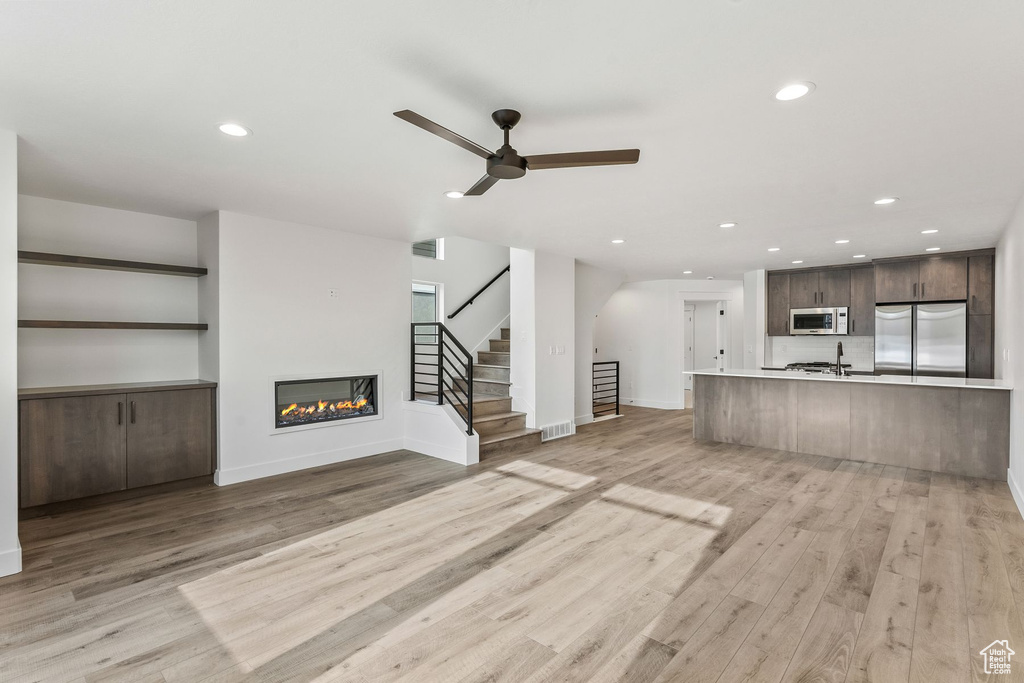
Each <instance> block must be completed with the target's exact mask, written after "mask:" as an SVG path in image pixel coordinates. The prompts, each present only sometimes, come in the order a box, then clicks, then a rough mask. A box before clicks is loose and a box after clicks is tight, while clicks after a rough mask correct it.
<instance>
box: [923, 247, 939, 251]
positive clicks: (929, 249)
mask: <svg viewBox="0 0 1024 683" xmlns="http://www.w3.org/2000/svg"><path fill="white" fill-rule="evenodd" d="M939 249H942V247H928V248H927V249H925V251H938V250H939Z"/></svg>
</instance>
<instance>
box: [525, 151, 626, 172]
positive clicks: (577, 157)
mask: <svg viewBox="0 0 1024 683" xmlns="http://www.w3.org/2000/svg"><path fill="white" fill-rule="evenodd" d="M638 161H640V150H638V149H608V150H604V151H601V152H566V153H564V154H534V155H532V156H528V157H526V168H528V169H530V170H531V171H540V170H543V169H545V168H573V167H576V166H615V165H617V164H635V163H636V162H638Z"/></svg>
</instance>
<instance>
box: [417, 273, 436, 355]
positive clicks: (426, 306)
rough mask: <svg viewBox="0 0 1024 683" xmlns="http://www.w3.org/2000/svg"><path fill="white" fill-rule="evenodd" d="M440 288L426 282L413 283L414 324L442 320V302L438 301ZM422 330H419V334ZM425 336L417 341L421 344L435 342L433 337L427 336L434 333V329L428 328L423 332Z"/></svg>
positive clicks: (418, 337)
mask: <svg viewBox="0 0 1024 683" xmlns="http://www.w3.org/2000/svg"><path fill="white" fill-rule="evenodd" d="M438 299H439V297H438V286H437V285H432V284H428V283H425V282H414V283H412V322H414V323H436V322H438V320H439V319H440V316H441V311H440V301H439V300H438ZM420 331H421V330H419V329H417V333H419V332H420ZM422 331H423V332H424V336H417V337H416V341H417V343H420V344H430V343H433V342H434V339H433V338H432V337H428V336H426V333H427V332H430V333H433V332H436V330H435V329H434V328H433V327H426V328H423V330H422Z"/></svg>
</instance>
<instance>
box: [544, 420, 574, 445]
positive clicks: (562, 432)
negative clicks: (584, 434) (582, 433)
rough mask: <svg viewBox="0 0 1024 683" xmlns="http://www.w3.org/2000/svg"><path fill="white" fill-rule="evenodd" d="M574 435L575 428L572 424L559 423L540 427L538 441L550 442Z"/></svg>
mask: <svg viewBox="0 0 1024 683" xmlns="http://www.w3.org/2000/svg"><path fill="white" fill-rule="evenodd" d="M575 433H576V426H575V425H574V424H573V423H572V422H560V423H558V424H554V425H548V426H547V427H542V428H541V430H540V440H541V441H550V440H551V439H561V438H562V437H563V436H572V435H573V434H575Z"/></svg>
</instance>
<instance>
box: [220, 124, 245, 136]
mask: <svg viewBox="0 0 1024 683" xmlns="http://www.w3.org/2000/svg"><path fill="white" fill-rule="evenodd" d="M217 128H218V129H220V132H221V133H224V135H230V136H231V137H233V138H244V137H248V136H250V135H252V131H251V130H249V129H248V128H246V127H245V126H243V125H241V124H238V123H222V124H220V125H218V126H217Z"/></svg>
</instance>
